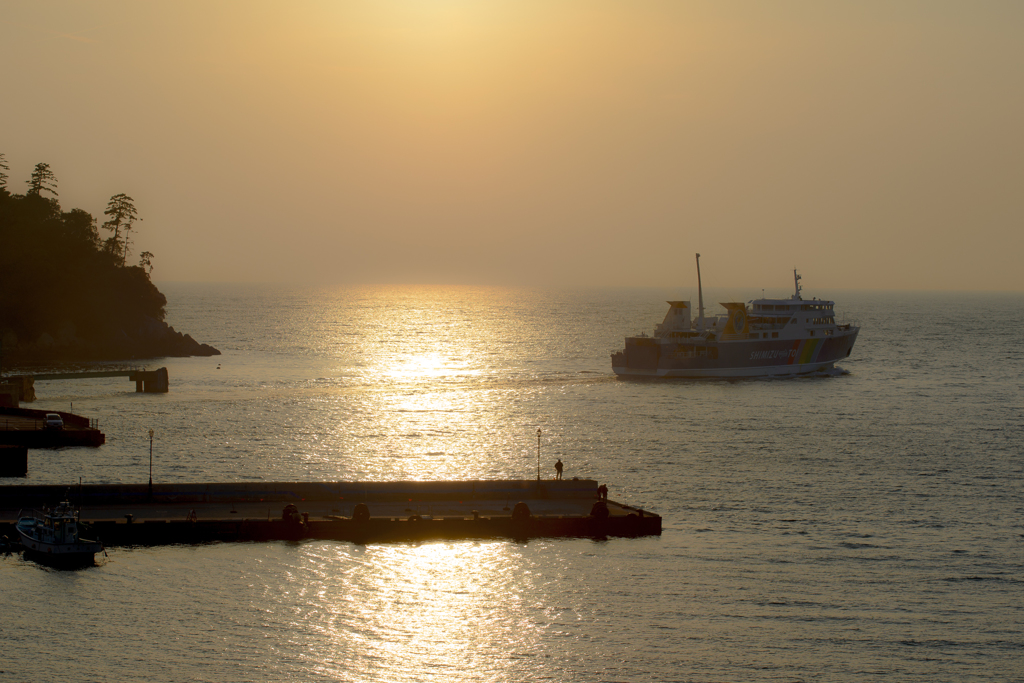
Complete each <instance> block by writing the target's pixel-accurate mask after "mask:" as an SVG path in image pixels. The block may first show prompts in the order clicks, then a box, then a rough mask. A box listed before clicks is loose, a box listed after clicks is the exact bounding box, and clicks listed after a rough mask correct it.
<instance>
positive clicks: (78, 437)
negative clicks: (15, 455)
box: [0, 406, 106, 448]
mask: <svg viewBox="0 0 1024 683" xmlns="http://www.w3.org/2000/svg"><path fill="white" fill-rule="evenodd" d="M49 413H56V414H57V415H60V418H61V420H62V421H63V422H64V426H63V427H62V428H61V429H46V416H47V414H49ZM105 442H106V436H105V435H104V434H103V432H101V431H100V430H99V423H98V421H97V420H95V419H93V418H88V417H83V416H81V415H75V414H73V413H67V412H61V411H59V410H33V409H31V408H6V407H2V406H0V445H7V446H22V447H24V448H64V447H69V446H90V447H93V448H96V447H98V446H102V445H103V444H104V443H105Z"/></svg>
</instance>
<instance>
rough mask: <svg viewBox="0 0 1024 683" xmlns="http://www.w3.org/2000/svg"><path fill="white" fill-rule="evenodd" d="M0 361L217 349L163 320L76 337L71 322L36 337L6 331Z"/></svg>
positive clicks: (162, 355) (177, 353)
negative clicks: (1, 359) (20, 336)
mask: <svg viewBox="0 0 1024 683" xmlns="http://www.w3.org/2000/svg"><path fill="white" fill-rule="evenodd" d="M0 342H2V344H3V346H2V348H3V363H4V366H6V367H9V366H11V365H12V364H18V365H21V364H39V363H52V362H66V361H106V360H139V359H145V358H168V357H170V358H183V357H187V356H219V355H220V351H219V350H217V349H215V348H214V347H212V346H210V345H209V344H201V343H199V342H198V341H196V340H195V339H193V338H192V336H191V335H188V334H182V333H181V332H178V331H177V330H175V329H174V328H173V327H171V326H170V325H168V324H167V323H165V322H162V321H159V320H156V319H154V318H150V317H145V318H143V320H142V322H141V323H140V324H139V325H138V326H137V327H136V328H135V329H129V330H124V329H118V330H116V331H113V332H110V333H107V334H105V335H102V337H100V338H83V337H80V336H79V335H78V333H77V330H76V329H75V326H74V325H73V324H71V323H67V324H65V325H63V326H62V327H61V328H60V330H59V331H58V332H57V333H56V334H50V333H48V332H44V333H42V334H40V335H39V336H38V337H37V338H36V339H33V340H23V339H19V338H18V337H17V335H15V334H14V333H13V332H7V333H6V334H4V335H3V338H2V339H0Z"/></svg>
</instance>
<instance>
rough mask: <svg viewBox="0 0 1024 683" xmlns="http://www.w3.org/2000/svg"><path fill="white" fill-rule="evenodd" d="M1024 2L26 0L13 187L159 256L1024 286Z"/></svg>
mask: <svg viewBox="0 0 1024 683" xmlns="http://www.w3.org/2000/svg"><path fill="white" fill-rule="evenodd" d="M1022 29H1024V5H1021V4H1019V3H1013V2H996V1H992V2H980V3H954V2H946V1H941V0H938V1H929V2H924V1H921V2H907V3H898V4H895V5H894V4H892V3H885V2H861V3H820V2H811V1H809V0H808V1H795V0H793V1H783V2H778V3H761V2H754V1H753V0H749V1H744V0H741V1H740V2H735V3H715V2H688V1H685V0H683V1H678V2H667V1H652V2H646V3H626V2H606V1H602V0H591V1H587V2H583V1H582V0H579V1H574V0H567V1H566V2H540V1H539V0H536V1H531V0H526V1H522V0H517V1H512V0H507V1H502V0H496V1H495V2H469V1H466V0H390V1H388V0H383V1H380V2H351V3H337V2H327V1H322V2H315V1H309V2H299V3H277V2H268V1H262V0H252V1H247V2H241V1H237V2H235V1H228V2H218V3H206V2H197V1H193V2H189V1H183V2H175V3H135V2H128V1H127V0H111V1H109V2H101V3H79V2H70V1H61V0H55V1H54V2H47V3H8V4H6V5H4V6H3V7H0V58H2V61H3V64H4V65H5V73H4V86H3V89H4V93H5V96H4V98H3V104H2V105H0V126H2V129H3V130H4V131H5V132H6V133H7V134H6V135H5V136H4V140H3V142H2V145H0V152H3V153H4V154H5V155H6V158H7V161H8V163H9V164H10V166H11V170H10V171H9V175H10V179H9V181H8V186H9V188H10V189H11V190H12V191H15V192H22V191H24V189H25V185H24V182H25V180H27V179H28V177H29V175H30V173H31V170H32V167H33V166H34V165H35V164H36V163H38V162H46V163H48V164H50V167H51V169H52V170H53V171H54V173H55V174H56V176H57V178H58V181H59V192H60V200H61V203H62V205H63V207H64V208H65V209H69V208H73V207H79V208H83V209H85V210H87V211H90V212H91V213H92V214H93V215H94V216H100V217H102V210H103V208H104V206H105V205H106V201H107V199H108V198H109V197H110V196H111V195H113V194H116V193H118V192H125V193H127V194H129V195H130V196H132V197H133V198H134V199H135V202H136V205H137V207H138V209H139V212H140V215H141V216H142V217H143V218H144V222H143V223H142V224H141V226H140V230H139V232H138V236H137V240H138V241H137V245H136V248H137V249H138V250H139V251H142V250H148V251H151V252H153V253H154V254H155V255H156V256H155V260H154V264H155V270H154V278H156V279H157V280H158V281H160V280H196V281H212V280H243V281H259V280H270V281H300V282H317V283H325V284H333V283H428V284H429V283H454V284H457V283H478V284H513V285H514V284H583V285H656V286H663V285H665V286H667V285H677V284H680V283H687V284H688V283H689V282H690V280H692V273H691V270H692V268H691V266H690V264H691V262H692V260H693V254H694V253H695V252H698V251H699V252H701V253H702V254H703V256H704V259H703V263H702V265H703V266H705V268H706V269H707V271H708V272H707V275H708V276H709V277H711V276H712V275H713V276H714V277H713V280H712V281H713V283H714V284H716V285H718V286H727V287H752V288H761V287H774V286H783V285H784V282H785V278H786V273H787V272H789V271H790V270H791V269H792V268H793V267H799V268H800V269H801V271H802V272H804V273H805V274H806V275H807V277H808V278H812V279H813V280H814V282H815V283H816V287H818V288H819V289H828V288H906V289H1007V290H1022V289H1024V269H1021V268H1019V266H1018V261H1019V258H1020V254H1021V253H1022V251H1024V237H1022V235H1024V230H1021V227H1022V224H1024V200H1022V199H1021V194H1022V193H1021V192H1020V188H1021V187H1022V186H1024V165H1022V163H1021V159H1024V127H1022V126H1021V125H1020V121H1021V120H1024V79H1022V78H1020V74H1021V73H1024V41H1021V40H1020V36H1021V34H1022Z"/></svg>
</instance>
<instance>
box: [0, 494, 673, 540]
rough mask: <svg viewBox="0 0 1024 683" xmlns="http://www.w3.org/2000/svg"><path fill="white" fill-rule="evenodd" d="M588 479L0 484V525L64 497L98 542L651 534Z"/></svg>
mask: <svg viewBox="0 0 1024 683" xmlns="http://www.w3.org/2000/svg"><path fill="white" fill-rule="evenodd" d="M606 491H607V488H606V487H599V486H598V483H597V482H596V481H594V480H590V479H572V480H559V481H554V480H551V481H534V480H514V479H513V480H472V481H433V482H430V481H396V482H258V483H254V482H232V483H207V484H202V483H196V484H153V485H152V486H149V485H146V484H128V485H107V484H90V485H82V486H71V487H68V486H0V535H7V536H8V537H9V538H13V537H14V536H15V535H16V534H14V535H12V533H13V532H14V524H15V522H16V521H17V516H18V512H19V510H21V509H29V508H42V507H51V506H53V505H56V504H57V503H59V502H60V501H62V500H69V501H71V502H72V503H73V504H75V505H77V506H80V507H81V517H80V519H81V521H82V522H83V523H84V524H85V530H83V534H88V536H89V537H90V538H98V539H99V540H100V541H102V542H103V544H104V545H106V546H108V547H111V546H136V545H137V546H151V545H164V544H176V543H184V544H192V543H207V542H212V541H271V540H301V539H330V540H338V541H350V542H355V543H371V542H389V541H419V540H431V539H472V538H515V539H528V538H537V537H592V538H593V537H596V538H602V537H609V536H648V535H660V534H661V517H660V516H659V515H656V514H654V513H651V512H649V511H646V510H643V509H641V508H636V507H631V506H629V505H625V504H622V503H617V502H614V501H610V500H607V499H606V498H605V497H604V496H603V495H602V494H603V493H604V492H606Z"/></svg>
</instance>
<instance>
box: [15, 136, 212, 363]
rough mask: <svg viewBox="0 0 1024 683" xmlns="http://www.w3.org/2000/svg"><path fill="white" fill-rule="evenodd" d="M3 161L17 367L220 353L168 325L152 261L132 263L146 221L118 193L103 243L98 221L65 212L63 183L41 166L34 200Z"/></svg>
mask: <svg viewBox="0 0 1024 683" xmlns="http://www.w3.org/2000/svg"><path fill="white" fill-rule="evenodd" d="M7 170H8V166H7V164H6V163H5V162H4V157H3V155H0V343H2V345H3V346H2V351H0V352H2V354H3V359H4V365H5V366H7V367H9V366H10V365H11V363H12V362H15V363H17V362H19V361H20V362H51V361H63V360H112V359H130V358H148V357H157V356H190V355H215V354H217V353H219V352H218V351H217V350H216V349H214V348H212V347H210V346H207V345H205V344H198V343H196V342H195V341H194V340H192V338H191V337H188V335H181V334H178V333H176V332H174V330H173V328H169V327H168V326H167V325H166V324H165V323H164V322H163V319H164V306H165V305H166V303H167V300H166V298H165V297H164V295H163V294H161V293H160V291H159V290H158V289H157V288H156V286H155V285H154V284H153V283H152V282H151V280H150V272H151V271H152V259H153V255H152V254H150V253H149V252H143V253H142V254H141V255H140V262H139V265H130V261H129V255H130V247H131V243H130V241H129V237H130V235H131V232H132V229H133V228H134V224H135V222H137V221H138V220H139V219H138V216H137V214H136V210H135V207H134V204H133V202H132V199H131V198H130V197H128V196H126V195H123V194H121V195H115V196H114V197H112V198H111V200H110V203H109V204H108V208H107V211H106V212H105V214H106V215H108V216H110V219H109V220H108V221H106V223H104V225H103V226H101V227H102V228H106V229H107V230H108V231H110V232H111V233H112V234H111V235H110V236H109V237H107V238H106V239H102V238H101V236H100V234H99V230H98V229H97V225H96V220H95V219H94V218H93V216H92V215H91V214H89V213H88V212H86V211H83V210H81V209H71V210H70V211H64V210H63V209H62V208H61V206H60V203H59V202H58V199H57V181H56V178H55V177H54V175H53V173H52V171H50V169H49V167H48V166H47V165H46V164H38V165H37V166H36V170H35V172H33V174H32V178H31V179H30V180H29V181H27V185H28V189H27V191H26V192H25V194H14V193H12V192H11V191H10V189H9V188H8V187H7V180H8V176H7V173H6V172H7Z"/></svg>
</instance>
